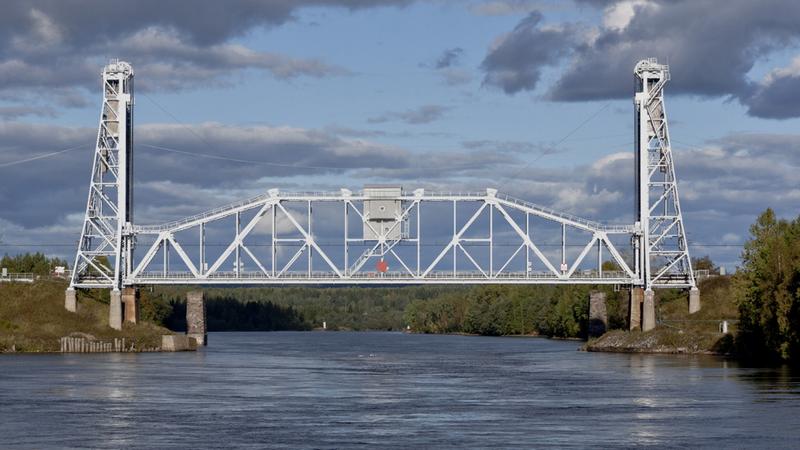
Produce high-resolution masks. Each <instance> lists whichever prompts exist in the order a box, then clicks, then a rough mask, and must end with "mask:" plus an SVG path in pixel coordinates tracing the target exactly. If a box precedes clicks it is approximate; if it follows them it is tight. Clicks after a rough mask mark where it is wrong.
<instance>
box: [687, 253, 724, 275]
mask: <svg viewBox="0 0 800 450" xmlns="http://www.w3.org/2000/svg"><path fill="white" fill-rule="evenodd" d="M692 267H693V268H694V270H707V271H709V272H710V273H716V272H717V271H718V270H719V268H718V267H717V266H715V265H714V262H713V261H711V257H710V256H708V255H706V256H703V257H700V258H692Z"/></svg>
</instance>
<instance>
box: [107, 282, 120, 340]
mask: <svg viewBox="0 0 800 450" xmlns="http://www.w3.org/2000/svg"><path fill="white" fill-rule="evenodd" d="M108 326H110V327H111V328H113V329H115V330H121V329H122V291H120V290H119V289H114V290H112V291H111V302H110V303H109V307H108Z"/></svg>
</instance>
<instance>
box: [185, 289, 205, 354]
mask: <svg viewBox="0 0 800 450" xmlns="http://www.w3.org/2000/svg"><path fill="white" fill-rule="evenodd" d="M186 334H187V335H189V337H193V338H195V340H196V341H197V345H208V334H207V331H206V299H205V296H204V295H203V291H191V292H188V293H186Z"/></svg>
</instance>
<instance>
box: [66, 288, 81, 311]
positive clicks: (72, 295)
mask: <svg viewBox="0 0 800 450" xmlns="http://www.w3.org/2000/svg"><path fill="white" fill-rule="evenodd" d="M77 294H78V293H77V292H75V289H73V288H68V289H67V290H66V292H65V293H64V308H66V310H67V311H69V312H76V311H78V295H77Z"/></svg>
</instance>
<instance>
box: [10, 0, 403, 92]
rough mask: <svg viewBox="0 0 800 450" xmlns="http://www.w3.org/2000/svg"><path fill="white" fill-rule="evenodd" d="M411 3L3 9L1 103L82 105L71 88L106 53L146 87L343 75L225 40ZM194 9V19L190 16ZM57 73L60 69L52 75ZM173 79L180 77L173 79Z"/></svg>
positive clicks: (94, 70) (307, 0)
mask: <svg viewBox="0 0 800 450" xmlns="http://www.w3.org/2000/svg"><path fill="white" fill-rule="evenodd" d="M411 2H412V0H371V1H366V0H280V1H269V2H252V1H249V0H233V1H226V2H217V1H211V0H202V1H196V2H192V4H191V5H187V4H185V3H182V2H163V1H156V0H142V1H138V2H126V1H122V0H111V1H98V0H81V1H79V2H61V1H58V0H33V1H30V2H11V3H9V4H6V5H3V14H2V16H1V17H0V98H4V99H6V100H9V99H13V97H14V96H19V92H20V91H25V92H27V94H28V95H24V96H23V97H25V100H27V101H30V99H31V98H32V97H35V96H36V93H37V92H39V91H40V90H41V88H42V87H47V88H48V89H56V88H61V89H64V90H65V92H67V91H68V92H69V95H68V96H66V97H65V98H64V101H63V102H61V103H60V105H61V106H77V105H84V104H85V102H84V101H80V100H76V95H78V96H79V95H82V94H81V93H80V91H75V88H80V89H83V88H87V89H90V88H93V87H95V86H96V84H97V74H98V67H100V66H101V65H102V64H103V63H104V62H105V59H106V58H107V57H108V55H112V56H118V57H121V58H129V59H134V60H135V62H136V70H137V72H138V73H140V74H142V75H144V77H143V78H146V79H147V82H146V83H143V84H140V85H139V86H140V88H144V89H175V88H190V87H191V88H194V87H200V86H207V85H215V84H221V83H228V82H230V80H231V75H232V74H233V73H235V72H237V71H241V70H248V69H249V70H261V71H264V72H266V73H269V74H270V75H272V76H274V77H275V78H278V79H292V78H296V77H302V76H307V77H327V76H334V75H343V74H347V73H348V71H347V70H346V69H344V68H342V67H338V66H336V65H333V64H329V63H326V62H324V61H322V60H321V59H318V58H293V57H291V56H288V55H283V54H280V53H270V52H262V51H256V50H253V49H250V48H247V47H244V46H242V45H240V44H234V43H232V42H231V41H232V39H234V38H237V37H240V36H243V35H245V34H246V33H248V32H250V31H252V30H254V29H257V28H264V27H273V26H278V25H281V24H283V23H286V22H289V21H293V20H295V13H296V12H297V11H298V10H300V9H302V8H305V7H313V6H329V7H340V8H347V9H350V10H356V9H362V8H374V7H380V6H403V5H406V4H409V3H411ZM198 12H202V13H198ZM54 68H58V70H54ZM175 73H180V74H181V77H180V78H181V80H180V81H176V79H175Z"/></svg>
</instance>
